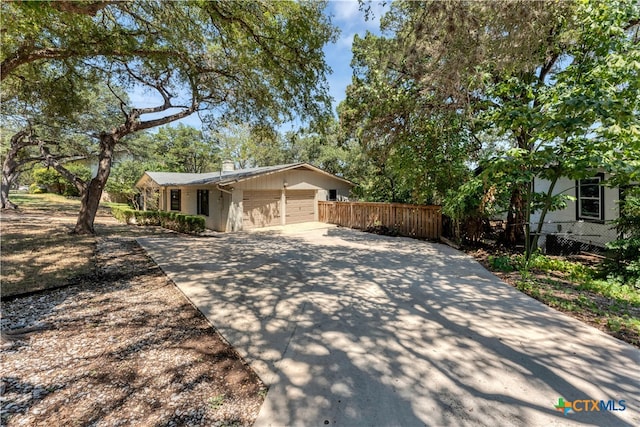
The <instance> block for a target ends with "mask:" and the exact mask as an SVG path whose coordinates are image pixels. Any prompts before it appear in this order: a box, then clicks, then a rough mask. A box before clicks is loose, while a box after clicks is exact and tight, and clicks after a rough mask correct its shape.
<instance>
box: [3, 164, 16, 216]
mask: <svg viewBox="0 0 640 427" xmlns="http://www.w3.org/2000/svg"><path fill="white" fill-rule="evenodd" d="M14 179H15V175H13V174H6V173H5V171H4V167H3V169H2V188H1V189H0V199H1V201H2V209H17V208H18V205H16V204H15V203H13V202H12V201H11V200H9V189H10V188H11V183H12V182H13V180H14Z"/></svg>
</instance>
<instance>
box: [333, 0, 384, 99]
mask: <svg viewBox="0 0 640 427" xmlns="http://www.w3.org/2000/svg"><path fill="white" fill-rule="evenodd" d="M371 7H372V11H373V16H371V17H370V20H368V21H367V20H365V16H364V12H362V11H360V10H359V5H358V1H357V0H343V1H330V2H329V4H328V5H327V9H326V13H327V14H328V15H329V16H331V17H332V23H333V25H335V26H337V27H338V28H340V31H341V33H340V37H339V39H338V41H337V42H336V43H332V44H330V45H327V46H326V47H325V48H324V52H325V58H326V61H327V63H328V64H329V66H330V67H331V69H332V70H333V74H331V75H329V79H328V80H329V87H330V92H331V96H332V97H333V98H334V110H335V107H336V106H337V105H338V103H339V102H340V101H342V100H343V99H344V97H345V89H346V88H347V85H349V83H351V43H352V42H353V36H354V35H356V34H358V35H361V36H363V35H364V34H365V33H366V31H367V30H368V31H370V32H372V33H376V34H377V33H379V30H380V17H381V15H382V14H383V13H384V10H385V7H384V6H382V5H381V4H379V3H377V2H376V3H374V4H372V5H371Z"/></svg>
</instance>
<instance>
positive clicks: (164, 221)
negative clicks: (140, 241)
mask: <svg viewBox="0 0 640 427" xmlns="http://www.w3.org/2000/svg"><path fill="white" fill-rule="evenodd" d="M111 214H112V215H113V217H114V218H115V219H117V220H118V221H120V222H124V223H125V224H135V225H158V226H161V227H164V228H168V229H170V230H174V231H177V232H179V233H187V234H199V233H202V232H203V231H204V229H205V219H204V218H203V217H201V216H196V215H185V214H181V213H177V212H164V211H138V210H135V209H131V208H130V207H129V206H127V205H118V204H112V205H111Z"/></svg>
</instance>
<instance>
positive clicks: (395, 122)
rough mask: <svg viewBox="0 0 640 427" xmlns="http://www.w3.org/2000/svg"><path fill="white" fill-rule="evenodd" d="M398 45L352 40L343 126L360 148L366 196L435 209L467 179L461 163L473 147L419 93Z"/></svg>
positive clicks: (447, 112) (457, 124)
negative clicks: (364, 166)
mask: <svg viewBox="0 0 640 427" xmlns="http://www.w3.org/2000/svg"><path fill="white" fill-rule="evenodd" d="M399 42H400V41H399V40H398V39H396V38H393V37H391V38H385V37H379V36H375V35H373V34H367V35H366V36H365V37H364V38H359V37H357V36H356V37H355V38H354V41H353V60H352V67H353V69H354V73H353V79H352V84H351V85H349V87H348V88H347V98H346V100H345V101H344V102H343V103H341V104H340V106H339V108H338V110H339V114H340V120H341V126H342V128H343V130H344V131H345V132H346V134H347V135H348V136H350V137H353V138H355V139H356V140H357V141H358V142H359V144H360V145H361V146H362V148H363V152H364V155H365V157H366V163H367V167H366V169H365V170H366V171H367V172H366V174H367V176H368V177H367V179H365V180H364V182H363V183H362V190H363V192H364V195H365V197H366V198H368V199H371V200H375V201H392V202H406V203H440V202H441V201H442V199H443V198H444V197H445V195H446V193H447V191H448V190H450V189H451V184H452V183H457V182H461V181H462V180H463V178H464V177H465V175H466V174H467V173H468V169H467V168H466V167H465V161H467V160H468V159H469V157H470V156H471V154H472V152H473V151H474V149H475V147H476V145H475V143H474V141H473V140H472V138H471V137H470V134H469V132H468V130H467V129H465V124H466V123H465V122H464V120H462V119H461V118H460V117H458V115H457V114H456V111H455V110H451V109H450V108H449V107H448V106H447V105H446V103H445V102H444V101H442V100H438V99H437V98H435V97H434V96H433V95H431V94H428V93H422V92H421V88H420V86H419V81H418V80H417V79H416V78H415V77H414V76H412V75H410V74H409V73H408V72H407V70H406V69H405V68H406V64H405V55H404V54H403V52H402V51H401V50H400V49H399V48H398V43H399Z"/></svg>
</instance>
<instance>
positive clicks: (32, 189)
mask: <svg viewBox="0 0 640 427" xmlns="http://www.w3.org/2000/svg"><path fill="white" fill-rule="evenodd" d="M46 192H47V189H46V188H44V187H43V186H42V185H40V184H36V183H35V182H34V183H33V184H31V185H30V186H29V193H31V194H42V193H46Z"/></svg>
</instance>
